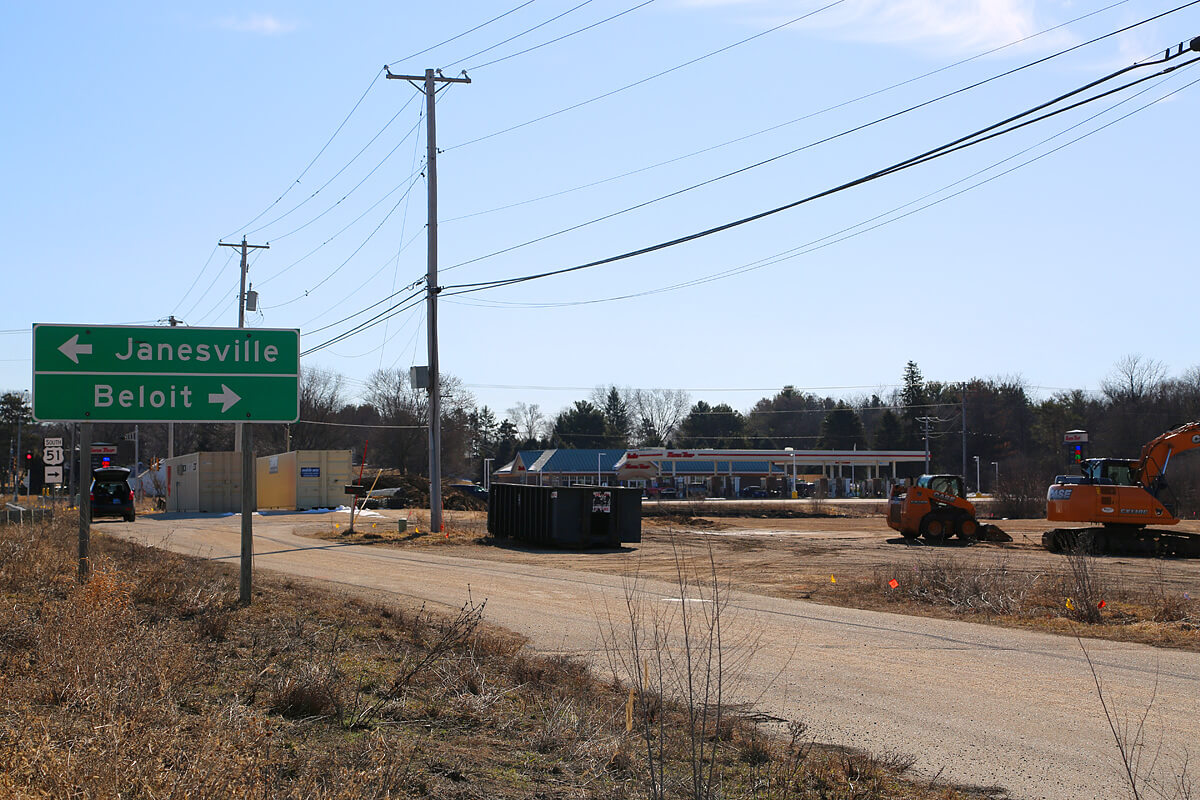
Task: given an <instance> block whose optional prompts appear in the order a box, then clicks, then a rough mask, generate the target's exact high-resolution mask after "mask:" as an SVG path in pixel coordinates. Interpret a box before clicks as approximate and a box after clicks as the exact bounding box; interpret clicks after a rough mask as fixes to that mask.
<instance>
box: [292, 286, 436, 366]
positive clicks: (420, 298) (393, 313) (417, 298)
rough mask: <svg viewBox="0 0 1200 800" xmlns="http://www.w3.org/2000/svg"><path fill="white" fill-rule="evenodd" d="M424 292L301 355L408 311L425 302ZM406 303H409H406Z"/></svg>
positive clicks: (315, 350)
mask: <svg viewBox="0 0 1200 800" xmlns="http://www.w3.org/2000/svg"><path fill="white" fill-rule="evenodd" d="M424 294H425V292H424V291H421V292H417V293H415V294H412V295H409V296H408V297H406V298H405V299H404V300H401V301H400V302H398V303H396V304H395V305H393V306H391V307H390V308H386V309H384V310H383V311H381V312H379V313H378V314H376V315H375V316H374V317H371V318H370V319H368V320H366V321H364V322H361V323H359V324H358V325H356V326H354V327H353V328H351V329H350V330H348V331H344V332H343V333H340V334H338V335H337V336H334V337H333V338H332V339H329V340H327V341H324V342H322V343H321V344H319V345H316V346H315V347H310V348H309V349H307V350H305V351H304V352H302V353H301V354H300V355H301V356H308V355H312V354H313V353H316V352H318V351H320V350H324V349H325V348H326V347H330V346H331V345H335V344H337V343H338V342H341V341H344V340H345V339H349V338H350V337H351V336H354V335H355V334H357V333H361V332H362V331H364V330H367V329H368V328H372V327H374V326H375V325H378V324H379V323H380V322H382V321H383V320H384V319H385V318H386V317H385V315H390V316H396V315H398V314H401V313H403V312H405V311H407V310H408V309H409V308H412V307H413V306H414V305H418V304H420V303H422V302H424V300H423V296H424ZM405 303H408V305H404V304H405Z"/></svg>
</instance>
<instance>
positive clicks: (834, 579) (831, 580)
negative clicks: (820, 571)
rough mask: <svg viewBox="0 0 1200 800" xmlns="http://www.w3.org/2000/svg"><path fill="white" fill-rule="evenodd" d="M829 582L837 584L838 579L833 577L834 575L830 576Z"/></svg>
mask: <svg viewBox="0 0 1200 800" xmlns="http://www.w3.org/2000/svg"><path fill="white" fill-rule="evenodd" d="M829 582H830V583H837V578H835V577H833V576H832V575H830V576H829Z"/></svg>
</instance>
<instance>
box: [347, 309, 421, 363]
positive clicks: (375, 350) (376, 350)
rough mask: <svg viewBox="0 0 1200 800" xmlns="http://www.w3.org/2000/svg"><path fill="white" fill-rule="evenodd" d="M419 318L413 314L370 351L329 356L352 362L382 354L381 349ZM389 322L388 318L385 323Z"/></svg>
mask: <svg viewBox="0 0 1200 800" xmlns="http://www.w3.org/2000/svg"><path fill="white" fill-rule="evenodd" d="M420 318H421V315H420V314H413V315H412V316H410V317H409V318H408V320H407V321H405V323H404V324H403V325H401V326H400V327H399V328H398V329H397V330H396V331H395V333H393V334H391V335H390V336H386V337H384V339H383V341H382V342H380V343H379V344H377V345H375V346H374V347H372V348H371V349H370V350H364V351H363V352H361V353H357V354H355V355H346V354H342V353H331V354H332V355H335V356H337V357H338V358H340V359H344V360H346V361H352V360H354V359H356V358H362V357H363V356H369V355H371V354H372V353H380V354H382V351H383V348H385V347H387V345H388V343H389V342H391V341H392V339H395V338H396V337H397V336H399V335H400V334H402V333H404V331H405V330H407V329H408V326H409V324H410V323H412V322H415V321H416V320H418V319H420ZM391 320H392V317H388V319H387V321H388V322H390V321H391ZM416 333H417V331H415V330H414V331H413V335H414V336H415V335H416Z"/></svg>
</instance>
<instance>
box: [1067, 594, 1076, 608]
mask: <svg viewBox="0 0 1200 800" xmlns="http://www.w3.org/2000/svg"><path fill="white" fill-rule="evenodd" d="M1067 610H1068V611H1074V610H1075V604H1074V603H1072V602H1071V598H1069V597H1068V598H1067Z"/></svg>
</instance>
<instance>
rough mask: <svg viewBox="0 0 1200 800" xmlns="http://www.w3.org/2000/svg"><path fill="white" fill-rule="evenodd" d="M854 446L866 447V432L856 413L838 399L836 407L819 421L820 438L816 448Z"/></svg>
mask: <svg viewBox="0 0 1200 800" xmlns="http://www.w3.org/2000/svg"><path fill="white" fill-rule="evenodd" d="M855 447H861V448H862V449H864V450H865V449H867V432H866V430H865V429H864V428H863V424H862V420H861V419H859V416H858V413H857V412H856V411H855V410H854V409H853V408H850V407H849V406H848V405H846V404H845V403H844V402H842V401H840V400H839V401H838V404H837V407H836V408H834V409H833V410H832V411H830V412H829V413H828V414H826V415H825V419H824V420H822V421H821V438H820V439H818V440H817V449H818V450H853V449H854V448H855Z"/></svg>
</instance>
